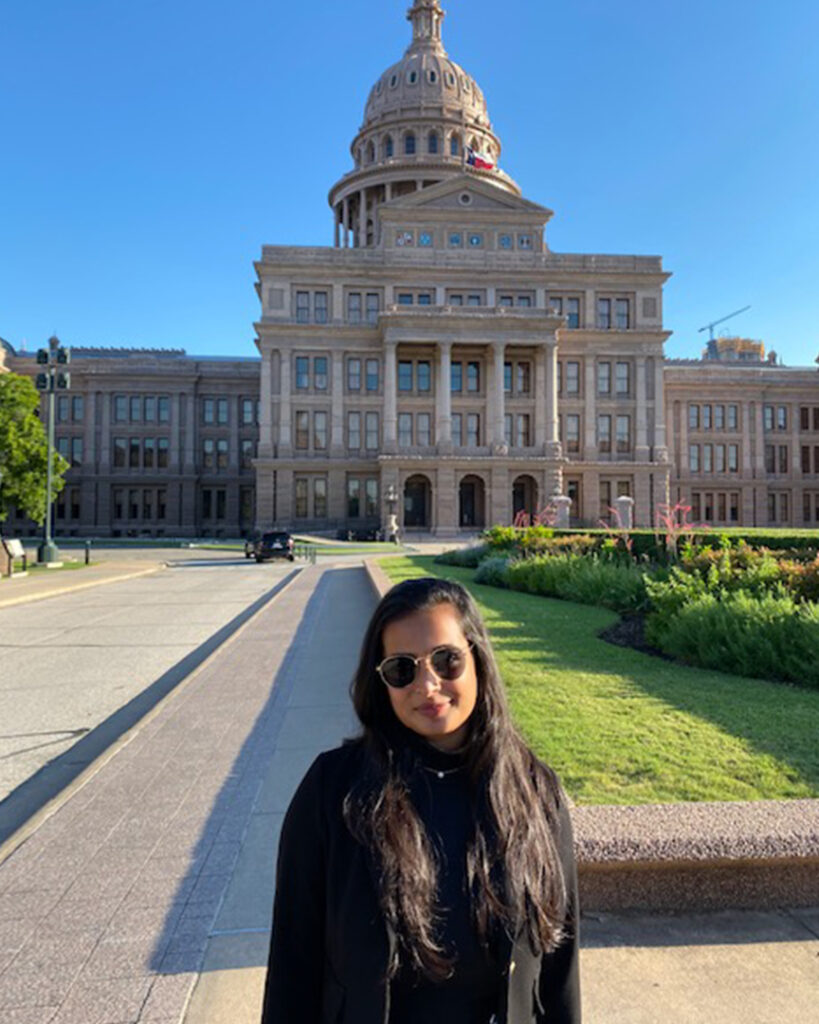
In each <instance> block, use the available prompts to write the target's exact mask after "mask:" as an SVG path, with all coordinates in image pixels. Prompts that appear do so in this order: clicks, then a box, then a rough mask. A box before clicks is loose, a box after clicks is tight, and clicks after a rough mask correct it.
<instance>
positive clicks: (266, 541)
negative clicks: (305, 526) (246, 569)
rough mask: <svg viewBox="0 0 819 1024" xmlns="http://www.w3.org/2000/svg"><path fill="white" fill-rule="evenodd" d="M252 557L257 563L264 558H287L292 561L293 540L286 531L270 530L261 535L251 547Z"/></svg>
mask: <svg viewBox="0 0 819 1024" xmlns="http://www.w3.org/2000/svg"><path fill="white" fill-rule="evenodd" d="M253 557H254V558H255V559H256V561H257V562H263V561H264V560H265V559H266V558H287V559H288V560H289V561H291V562H292V561H294V559H295V557H296V556H295V555H294V554H293V538H292V536H291V535H290V534H289V533H287V531H286V530H272V531H270V532H268V533H263V534H262V535H261V537H259V539H258V540H257V541H256V543H255V545H254V547H253Z"/></svg>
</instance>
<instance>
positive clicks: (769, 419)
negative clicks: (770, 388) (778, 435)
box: [762, 405, 774, 430]
mask: <svg viewBox="0 0 819 1024" xmlns="http://www.w3.org/2000/svg"><path fill="white" fill-rule="evenodd" d="M762 419H763V425H764V427H765V430H773V428H774V407H773V406H772V405H766V406H765V408H764V409H763V411H762Z"/></svg>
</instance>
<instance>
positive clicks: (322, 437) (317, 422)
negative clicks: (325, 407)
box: [313, 412, 327, 451]
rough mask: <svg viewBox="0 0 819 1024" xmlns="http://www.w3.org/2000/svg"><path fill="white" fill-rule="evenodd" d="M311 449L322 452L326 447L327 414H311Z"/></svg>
mask: <svg viewBox="0 0 819 1024" xmlns="http://www.w3.org/2000/svg"><path fill="white" fill-rule="evenodd" d="M313 447H314V448H315V449H317V450H318V451H324V449H325V448H326V447H327V413H326V412H314V413H313Z"/></svg>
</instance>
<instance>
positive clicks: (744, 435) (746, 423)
mask: <svg viewBox="0 0 819 1024" xmlns="http://www.w3.org/2000/svg"><path fill="white" fill-rule="evenodd" d="M740 408H741V409H742V419H741V420H740V441H739V447H740V449H741V452H742V476H743V478H744V479H746V480H750V478H751V477H752V476H753V468H752V466H751V404H750V402H743V403H742V405H741V406H740Z"/></svg>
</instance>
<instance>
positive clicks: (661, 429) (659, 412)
mask: <svg viewBox="0 0 819 1024" xmlns="http://www.w3.org/2000/svg"><path fill="white" fill-rule="evenodd" d="M663 358H664V357H663V354H662V352H659V353H658V354H657V355H656V356H655V357H654V461H655V462H668V440H667V438H666V432H665V376H664V374H663V365H664V364H663Z"/></svg>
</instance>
